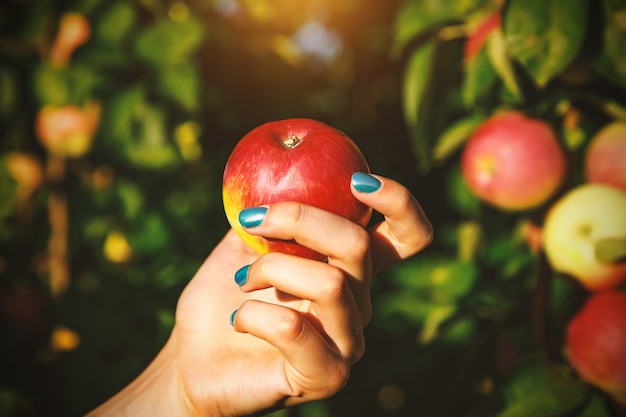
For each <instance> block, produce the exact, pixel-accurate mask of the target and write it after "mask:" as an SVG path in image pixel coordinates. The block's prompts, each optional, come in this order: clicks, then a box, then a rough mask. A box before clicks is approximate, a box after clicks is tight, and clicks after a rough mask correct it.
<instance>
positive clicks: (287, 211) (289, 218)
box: [280, 203, 306, 227]
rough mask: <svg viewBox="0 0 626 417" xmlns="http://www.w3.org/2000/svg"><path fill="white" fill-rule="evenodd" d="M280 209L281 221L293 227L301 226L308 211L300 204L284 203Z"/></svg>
mask: <svg viewBox="0 0 626 417" xmlns="http://www.w3.org/2000/svg"><path fill="white" fill-rule="evenodd" d="M280 209H281V219H282V220H283V221H284V222H285V224H287V225H290V226H292V227H293V226H296V225H298V224H300V223H301V222H302V221H303V219H304V217H305V216H306V209H305V207H304V205H302V204H300V203H283V204H281V205H280Z"/></svg>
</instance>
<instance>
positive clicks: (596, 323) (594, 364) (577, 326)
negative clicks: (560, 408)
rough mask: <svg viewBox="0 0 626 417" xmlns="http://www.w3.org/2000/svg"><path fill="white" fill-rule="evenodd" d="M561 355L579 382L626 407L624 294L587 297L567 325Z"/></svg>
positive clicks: (609, 293)
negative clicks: (563, 355)
mask: <svg viewBox="0 0 626 417" xmlns="http://www.w3.org/2000/svg"><path fill="white" fill-rule="evenodd" d="M565 352H566V355H567V357H568V359H569V361H570V363H571V364H572V367H573V368H574V369H575V370H576V371H577V372H578V374H579V375H580V377H581V378H582V379H584V380H586V381H587V382H589V383H591V384H593V385H595V386H597V387H599V388H600V389H602V390H604V391H606V392H607V393H608V394H609V395H611V396H612V397H613V398H614V399H615V400H616V401H617V402H619V403H620V404H622V405H623V406H624V407H626V355H625V352H626V293H624V292H620V291H605V292H600V293H598V294H593V295H591V296H590V297H589V299H588V300H587V301H586V302H585V304H584V305H583V307H582V308H581V309H580V310H579V311H578V312H577V313H576V314H575V315H574V316H573V317H572V319H571V320H570V322H569V324H568V325H567V329H566V339H565Z"/></svg>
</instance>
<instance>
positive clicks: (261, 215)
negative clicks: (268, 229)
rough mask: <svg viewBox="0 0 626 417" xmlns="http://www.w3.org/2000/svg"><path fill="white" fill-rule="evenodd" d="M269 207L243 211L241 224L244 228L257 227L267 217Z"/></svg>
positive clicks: (240, 214)
mask: <svg viewBox="0 0 626 417" xmlns="http://www.w3.org/2000/svg"><path fill="white" fill-rule="evenodd" d="M267 210H268V209H267V207H250V208H247V209H243V210H241V212H240V213H239V223H241V225H242V226H243V227H257V226H258V225H260V224H261V223H263V220H265V216H266V215H267Z"/></svg>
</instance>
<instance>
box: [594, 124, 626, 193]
mask: <svg viewBox="0 0 626 417" xmlns="http://www.w3.org/2000/svg"><path fill="white" fill-rule="evenodd" d="M585 178H586V180H587V182H593V183H601V184H608V185H612V186H614V187H617V188H620V189H622V190H623V191H625V192H626V122H621V121H616V122H612V123H610V124H608V125H606V126H605V127H603V128H602V129H600V130H599V131H598V133H596V134H595V135H594V136H593V138H592V139H591V142H590V144H589V147H588V148H587V151H586V153H585Z"/></svg>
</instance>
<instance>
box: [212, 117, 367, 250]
mask: <svg viewBox="0 0 626 417" xmlns="http://www.w3.org/2000/svg"><path fill="white" fill-rule="evenodd" d="M290 138H297V139H298V140H299V141H300V142H299V143H298V144H297V145H296V146H294V147H292V148H289V147H288V146H287V145H285V144H284V143H283V142H284V141H287V140H289V139H290ZM357 171H361V172H368V173H369V172H370V170H369V166H368V164H367V161H366V160H365V158H364V156H363V154H362V153H361V151H360V150H359V148H358V147H357V146H356V144H355V143H354V142H353V141H352V140H351V139H350V138H349V137H348V136H346V135H345V134H344V133H342V132H341V131H339V130H337V129H335V128H333V127H331V126H328V125H326V124H324V123H321V122H318V121H315V120H311V119H304V118H295V119H286V120H279V121H273V122H269V123H265V124H262V125H260V126H258V127H257V128H255V129H253V130H252V131H250V132H249V133H248V134H246V135H245V136H244V137H243V138H242V139H241V140H240V141H239V143H238V144H237V145H236V146H235V148H234V149H233V151H232V153H231V155H230V157H229V159H228V162H227V163H226V167H225V169H224V178H223V184H222V196H223V202H224V210H225V212H226V217H227V218H228V221H229V223H230V225H231V226H232V228H233V230H234V231H235V232H236V233H237V234H238V235H239V236H240V237H241V238H242V239H243V241H244V242H246V243H247V244H248V245H249V246H250V247H251V248H253V249H254V250H255V251H257V252H258V253H260V254H263V253H267V252H270V251H272V252H283V253H287V254H291V255H297V256H301V257H305V258H310V259H317V260H325V259H326V257H325V256H322V255H321V254H319V253H317V252H315V251H313V250H311V249H309V248H306V247H304V246H301V245H299V244H297V243H296V242H294V241H284V240H274V239H265V238H263V237H260V236H254V235H251V234H249V233H247V232H246V231H245V230H244V229H243V227H242V226H241V224H240V223H239V217H238V216H239V213H240V212H241V210H243V209H244V208H249V207H256V206H260V205H265V204H272V203H276V202H282V201H294V202H299V203H303V204H307V205H310V206H314V207H317V208H321V209H323V210H326V211H330V212H332V213H335V214H338V215H340V216H343V217H345V218H347V219H350V220H352V221H353V222H355V223H358V224H359V225H361V226H363V227H365V226H366V225H367V223H368V222H369V219H370V217H371V209H370V208H369V207H367V206H365V205H364V204H362V203H361V202H359V201H358V200H357V199H356V198H354V196H353V195H352V193H351V191H350V179H351V177H352V174H353V173H355V172H357Z"/></svg>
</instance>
